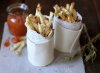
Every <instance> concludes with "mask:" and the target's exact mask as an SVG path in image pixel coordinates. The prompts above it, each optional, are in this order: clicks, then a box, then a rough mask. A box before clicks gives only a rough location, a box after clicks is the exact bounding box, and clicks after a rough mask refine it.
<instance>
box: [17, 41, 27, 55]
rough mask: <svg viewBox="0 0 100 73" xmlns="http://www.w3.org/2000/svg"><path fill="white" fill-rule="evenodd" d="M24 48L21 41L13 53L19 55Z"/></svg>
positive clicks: (23, 43)
mask: <svg viewBox="0 0 100 73" xmlns="http://www.w3.org/2000/svg"><path fill="white" fill-rule="evenodd" d="M24 46H25V41H21V42H20V46H19V47H18V49H17V50H15V53H16V54H17V55H20V54H21V52H22V49H23V47H24Z"/></svg>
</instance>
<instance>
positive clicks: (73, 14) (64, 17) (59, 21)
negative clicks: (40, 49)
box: [53, 3, 83, 53]
mask: <svg viewBox="0 0 100 73" xmlns="http://www.w3.org/2000/svg"><path fill="white" fill-rule="evenodd" d="M74 5H75V3H71V4H66V7H63V6H58V5H57V4H56V5H55V6H54V7H53V8H54V10H55V13H54V20H53V26H54V27H53V28H54V29H55V48H56V49H57V50H58V51H61V52H66V53H72V52H73V51H74V50H75V49H76V48H75V47H74V46H75V45H76V44H77V43H78V42H79V37H80V34H81V31H82V29H83V25H82V16H81V15H80V14H79V13H78V12H77V11H76V10H75V9H74Z"/></svg>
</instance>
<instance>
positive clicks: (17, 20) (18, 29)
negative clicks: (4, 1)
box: [7, 3, 28, 36]
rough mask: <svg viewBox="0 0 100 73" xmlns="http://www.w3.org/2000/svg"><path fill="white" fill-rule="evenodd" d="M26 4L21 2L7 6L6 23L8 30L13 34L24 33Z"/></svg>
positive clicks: (21, 34) (20, 34)
mask: <svg viewBox="0 0 100 73" xmlns="http://www.w3.org/2000/svg"><path fill="white" fill-rule="evenodd" d="M27 11H28V6H27V5H25V4H23V3H17V4H12V5H10V6H8V7H7V12H8V16H7V24H8V28H9V32H10V33H11V34H13V35H15V36H23V35H25V34H26V27H25V19H26V14H27Z"/></svg>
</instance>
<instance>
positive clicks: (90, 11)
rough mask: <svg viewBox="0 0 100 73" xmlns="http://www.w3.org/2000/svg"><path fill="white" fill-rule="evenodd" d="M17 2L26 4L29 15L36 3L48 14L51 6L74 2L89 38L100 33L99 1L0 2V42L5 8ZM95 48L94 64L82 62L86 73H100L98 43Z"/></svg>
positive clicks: (36, 0)
mask: <svg viewBox="0 0 100 73" xmlns="http://www.w3.org/2000/svg"><path fill="white" fill-rule="evenodd" d="M17 2H22V3H26V4H27V5H28V6H29V8H30V13H33V14H34V13H35V8H36V5H37V4H38V3H41V5H42V8H43V9H42V12H43V13H44V14H49V12H50V11H54V10H53V6H54V5H55V4H58V5H63V6H65V5H66V3H71V2H75V8H76V10H77V11H78V12H79V13H80V14H81V15H82V17H83V23H85V24H86V26H87V28H88V32H89V35H90V37H91V38H93V37H94V36H95V35H96V34H98V33H100V0H0V42H1V40H2V33H3V27H4V25H3V24H4V22H5V21H6V17H7V12H6V7H7V6H8V5H10V4H12V3H17ZM83 42H84V40H83ZM81 43H82V41H81ZM95 46H96V48H97V58H96V60H95V61H94V63H92V62H91V61H89V62H84V63H85V69H86V73H100V66H99V65H100V57H99V56H100V41H97V43H96V44H95Z"/></svg>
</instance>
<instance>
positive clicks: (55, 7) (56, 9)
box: [53, 4, 60, 16]
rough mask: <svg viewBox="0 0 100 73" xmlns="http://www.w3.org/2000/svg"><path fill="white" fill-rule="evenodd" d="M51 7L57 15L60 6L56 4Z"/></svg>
mask: <svg viewBox="0 0 100 73" xmlns="http://www.w3.org/2000/svg"><path fill="white" fill-rule="evenodd" d="M53 8H54V10H55V15H56V16H57V15H58V13H59V12H60V7H59V6H58V5H57V4H56V5H55V6H54V7H53Z"/></svg>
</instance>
